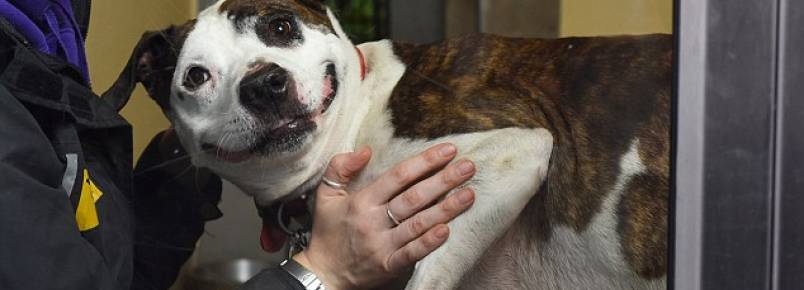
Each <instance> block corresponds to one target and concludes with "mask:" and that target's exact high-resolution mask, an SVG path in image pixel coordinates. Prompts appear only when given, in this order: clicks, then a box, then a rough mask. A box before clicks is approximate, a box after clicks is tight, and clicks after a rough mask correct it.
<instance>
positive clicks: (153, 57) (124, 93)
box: [102, 26, 183, 112]
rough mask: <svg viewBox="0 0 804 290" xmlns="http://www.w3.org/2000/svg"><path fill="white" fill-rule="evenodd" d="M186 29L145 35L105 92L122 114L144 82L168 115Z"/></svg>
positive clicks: (149, 32) (104, 96)
mask: <svg viewBox="0 0 804 290" xmlns="http://www.w3.org/2000/svg"><path fill="white" fill-rule="evenodd" d="M182 30H183V26H180V27H176V26H171V27H168V28H166V29H164V30H161V31H148V32H145V33H144V34H143V35H142V38H141V39H140V41H139V43H137V46H136V47H135V48H134V51H133V52H132V54H131V58H130V59H129V61H128V64H127V65H126V67H125V68H124V69H123V71H122V72H121V73H120V76H119V77H118V78H117V81H115V83H114V84H112V86H111V87H110V88H109V90H107V91H106V92H105V93H103V95H102V98H103V99H104V100H106V102H107V103H109V104H111V105H112V106H114V107H115V109H117V110H118V111H119V110H121V109H122V108H123V107H124V106H125V105H126V103H128V100H129V98H130V97H131V93H132V92H133V91H134V88H135V87H136V85H137V83H142V84H143V86H144V87H145V89H146V90H147V91H148V95H150V96H151V98H152V99H153V100H154V101H156V103H157V104H159V107H161V108H162V110H163V111H165V112H167V110H168V109H169V106H168V102H169V100H170V84H171V81H172V79H173V71H174V70H175V67H176V61H177V60H178V54H179V51H180V41H179V40H180V38H179V37H180V32H182Z"/></svg>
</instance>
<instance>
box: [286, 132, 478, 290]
mask: <svg viewBox="0 0 804 290" xmlns="http://www.w3.org/2000/svg"><path fill="white" fill-rule="evenodd" d="M456 154H457V151H456V148H455V146H454V145H451V144H440V145H437V146H434V147H432V148H430V149H428V150H427V151H425V152H423V153H421V154H420V155H418V156H416V157H413V158H410V159H408V160H405V161H403V162H401V163H399V164H398V165H397V166H395V167H394V168H392V169H391V170H389V171H388V172H386V173H385V174H384V175H382V176H381V177H380V178H379V179H377V180H376V181H375V182H374V183H372V184H371V185H369V186H367V187H366V188H364V189H362V190H360V191H359V192H353V193H348V192H346V191H344V190H336V189H333V188H330V187H328V186H326V185H322V186H320V187H319V189H318V193H317V196H316V205H315V207H316V208H315V223H314V226H313V234H312V239H311V241H310V246H309V248H307V250H305V251H304V252H302V253H300V254H298V255H296V256H295V257H294V259H296V260H297V261H298V262H299V263H300V264H302V265H304V266H305V267H307V268H308V269H310V270H311V271H313V272H314V273H316V275H318V276H319V278H320V279H321V280H322V281H323V282H324V285H325V286H326V287H327V289H336V290H344V289H364V288H372V287H376V286H379V285H381V284H383V283H387V282H388V281H390V280H392V279H394V278H396V277H398V276H399V275H401V274H404V273H406V272H407V271H408V270H409V269H410V268H411V267H412V266H413V265H414V264H415V263H416V262H417V261H419V260H421V259H422V258H424V257H425V256H426V255H428V254H429V253H431V252H433V251H434V250H435V249H436V248H438V247H439V246H441V245H442V244H443V243H444V242H445V241H446V240H447V237H448V236H449V229H448V227H447V225H446V223H447V222H449V221H450V220H452V219H453V218H455V217H456V216H458V215H459V214H460V213H462V212H463V211H464V210H466V209H467V208H468V207H470V206H471V205H472V203H473V202H474V192H473V191H472V190H471V189H462V190H460V191H458V192H456V193H455V194H453V195H450V196H449V197H447V198H445V199H443V200H442V201H440V202H439V203H438V204H436V205H433V206H430V205H432V203H433V202H434V201H436V200H437V199H439V198H440V197H442V196H443V195H444V194H446V193H447V192H449V191H450V190H452V189H454V188H456V187H457V186H459V185H461V184H462V183H464V182H465V181H467V180H468V179H469V178H471V177H472V176H473V175H474V173H475V167H474V164H473V163H472V162H470V161H467V160H461V161H458V162H455V163H453V164H450V165H449V166H447V164H448V163H449V162H450V161H452V160H453V159H454V158H455V156H456ZM370 159H371V150H370V149H369V148H364V149H362V150H359V151H357V152H354V153H347V154H341V155H337V156H335V157H334V158H333V159H332V160H331V161H330V164H329V167H328V168H327V171H326V173H325V176H326V177H327V178H328V179H330V180H333V181H337V182H339V183H344V184H347V183H348V182H349V181H350V180H351V179H352V177H354V176H356V175H357V173H359V172H360V171H361V170H362V169H363V168H364V167H365V166H366V165H367V164H368V161H369V160H370ZM386 211H391V212H392V213H393V215H394V217H396V218H397V219H399V220H400V221H402V222H401V223H400V224H399V225H398V226H396V225H395V224H394V222H393V221H392V220H391V219H390V218H389V217H388V214H387V213H386Z"/></svg>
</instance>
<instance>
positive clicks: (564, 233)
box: [461, 139, 666, 290]
mask: <svg viewBox="0 0 804 290" xmlns="http://www.w3.org/2000/svg"><path fill="white" fill-rule="evenodd" d="M638 148H639V140H637V139H635V140H633V142H632V143H631V147H630V149H629V151H628V152H626V153H625V154H624V155H623V156H622V157H621V158H620V175H619V176H618V177H617V181H616V183H615V184H614V186H613V187H612V188H611V189H608V190H607V194H606V198H605V200H604V202H603V205H602V207H601V208H600V211H599V213H598V214H597V215H596V216H595V217H594V218H593V220H592V222H591V224H590V225H589V226H588V227H587V229H586V230H585V231H583V232H580V233H578V232H577V231H575V230H574V229H572V228H570V227H567V226H555V225H554V227H553V232H552V233H551V238H550V239H549V241H547V242H545V243H543V244H533V243H534V241H525V240H524V239H523V236H524V234H525V233H524V231H528V229H529V228H530V227H532V225H531V224H530V223H532V221H528V220H519V221H517V222H516V225H515V226H513V227H512V228H511V230H510V231H509V232H508V233H506V235H505V236H504V237H503V239H501V240H500V241H499V242H498V243H496V244H495V247H496V248H494V251H493V252H489V253H488V254H487V255H486V256H485V257H484V258H483V259H482V260H481V263H482V264H483V265H484V267H482V268H481V269H478V270H476V271H475V272H473V273H472V274H470V275H469V276H467V277H471V278H470V279H468V280H467V281H465V282H464V284H463V287H461V289H477V290H480V289H529V290H553V289H573V290H620V289H645V290H648V289H650V290H658V289H665V285H666V284H665V279H664V278H661V279H655V280H645V279H643V278H640V277H639V276H637V274H636V273H634V272H633V270H631V269H630V268H629V267H628V265H626V262H625V259H624V255H623V253H622V248H621V243H620V237H619V235H618V233H617V217H616V211H617V205H618V204H619V203H620V200H621V199H622V196H623V194H624V189H625V185H626V184H627V183H628V182H629V181H630V180H631V178H633V177H634V176H636V175H639V174H641V173H643V172H644V171H645V166H644V164H643V162H642V160H641V159H640V157H639V153H638Z"/></svg>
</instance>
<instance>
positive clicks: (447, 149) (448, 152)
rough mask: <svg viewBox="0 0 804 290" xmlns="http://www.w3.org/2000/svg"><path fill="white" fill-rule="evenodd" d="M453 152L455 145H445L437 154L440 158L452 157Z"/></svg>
mask: <svg viewBox="0 0 804 290" xmlns="http://www.w3.org/2000/svg"><path fill="white" fill-rule="evenodd" d="M455 151H457V149H456V148H455V145H452V144H447V145H445V146H442V147H441V150H440V151H439V152H438V153H439V154H441V157H449V156H452V154H455Z"/></svg>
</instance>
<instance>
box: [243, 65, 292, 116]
mask: <svg viewBox="0 0 804 290" xmlns="http://www.w3.org/2000/svg"><path fill="white" fill-rule="evenodd" d="M290 86H291V80H290V74H289V73H288V71H287V70H285V69H283V68H282V67H280V66H278V65H276V64H260V65H259V66H257V67H256V68H255V69H252V70H251V71H250V72H249V73H248V74H246V76H245V77H244V78H243V80H241V81H240V103H241V104H242V105H243V106H244V107H246V108H247V109H249V110H252V111H255V112H266V110H273V111H275V112H277V113H278V111H279V110H280V108H279V106H280V105H279V104H281V103H283V102H285V101H287V100H286V98H287V97H288V92H289V91H290V90H291V89H292V88H290Z"/></svg>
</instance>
